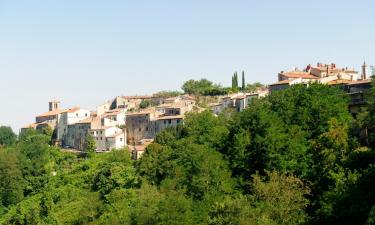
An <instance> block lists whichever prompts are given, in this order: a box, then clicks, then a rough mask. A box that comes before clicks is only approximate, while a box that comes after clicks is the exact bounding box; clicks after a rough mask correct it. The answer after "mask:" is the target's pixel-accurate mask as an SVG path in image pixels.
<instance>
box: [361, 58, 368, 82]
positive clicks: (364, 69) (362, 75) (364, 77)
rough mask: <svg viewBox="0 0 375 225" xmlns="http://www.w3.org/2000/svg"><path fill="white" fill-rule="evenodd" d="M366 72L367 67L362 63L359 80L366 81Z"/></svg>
mask: <svg viewBox="0 0 375 225" xmlns="http://www.w3.org/2000/svg"><path fill="white" fill-rule="evenodd" d="M366 70H367V65H366V62H365V61H364V62H363V65H362V74H361V80H367V74H366Z"/></svg>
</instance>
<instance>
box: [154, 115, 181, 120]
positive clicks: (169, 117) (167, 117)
mask: <svg viewBox="0 0 375 225" xmlns="http://www.w3.org/2000/svg"><path fill="white" fill-rule="evenodd" d="M183 118H184V115H175V116H161V117H158V118H157V119H158V120H169V119H183Z"/></svg>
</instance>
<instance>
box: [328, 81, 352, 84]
mask: <svg viewBox="0 0 375 225" xmlns="http://www.w3.org/2000/svg"><path fill="white" fill-rule="evenodd" d="M350 82H351V81H350V80H331V81H329V82H327V83H326V84H328V85H334V84H349V83H350Z"/></svg>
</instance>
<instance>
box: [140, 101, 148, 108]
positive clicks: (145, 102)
mask: <svg viewBox="0 0 375 225" xmlns="http://www.w3.org/2000/svg"><path fill="white" fill-rule="evenodd" d="M150 105H151V101H149V100H143V101H142V102H141V103H140V104H139V108H141V109H145V108H147V107H149V106H150Z"/></svg>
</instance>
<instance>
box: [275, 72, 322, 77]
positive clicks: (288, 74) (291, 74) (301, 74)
mask: <svg viewBox="0 0 375 225" xmlns="http://www.w3.org/2000/svg"><path fill="white" fill-rule="evenodd" d="M280 75H281V76H284V77H288V78H303V79H319V78H318V77H316V76H314V75H311V74H309V73H306V72H300V71H295V72H286V73H280Z"/></svg>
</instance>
